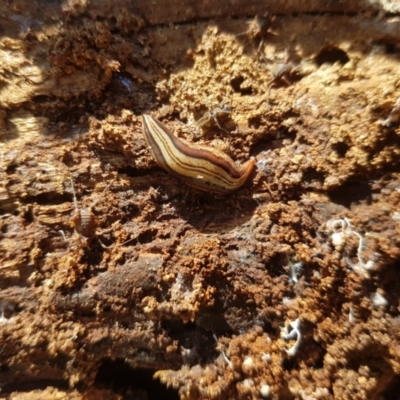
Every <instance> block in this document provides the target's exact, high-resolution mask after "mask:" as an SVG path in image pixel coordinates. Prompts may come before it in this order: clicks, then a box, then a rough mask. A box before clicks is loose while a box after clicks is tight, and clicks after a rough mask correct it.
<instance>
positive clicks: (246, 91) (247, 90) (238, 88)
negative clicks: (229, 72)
mask: <svg viewBox="0 0 400 400" xmlns="http://www.w3.org/2000/svg"><path fill="white" fill-rule="evenodd" d="M243 82H244V78H243V77H242V76H238V77H237V78H233V79H232V80H231V86H232V89H233V90H234V91H235V92H236V93H240V94H241V95H242V96H249V95H251V94H253V89H252V87H251V86H248V87H242V83H243Z"/></svg>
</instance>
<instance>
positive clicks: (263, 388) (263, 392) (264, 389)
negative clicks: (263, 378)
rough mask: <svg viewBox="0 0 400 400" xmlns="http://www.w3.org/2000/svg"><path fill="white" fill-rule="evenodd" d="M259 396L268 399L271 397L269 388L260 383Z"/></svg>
mask: <svg viewBox="0 0 400 400" xmlns="http://www.w3.org/2000/svg"><path fill="white" fill-rule="evenodd" d="M260 395H261V397H264V398H265V397H269V396H270V395H271V388H270V386H269V385H267V384H266V383H262V384H261V388H260Z"/></svg>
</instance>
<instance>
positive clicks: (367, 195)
mask: <svg viewBox="0 0 400 400" xmlns="http://www.w3.org/2000/svg"><path fill="white" fill-rule="evenodd" d="M328 196H329V198H330V200H331V201H333V202H334V203H337V204H341V205H342V206H344V207H347V208H350V206H351V205H352V204H357V203H360V202H362V201H364V202H366V203H367V204H370V203H371V201H372V190H371V187H370V185H369V183H368V182H366V181H357V180H355V179H354V180H352V181H349V182H345V183H344V184H343V185H341V186H339V187H337V188H335V189H333V190H331V191H330V192H328Z"/></svg>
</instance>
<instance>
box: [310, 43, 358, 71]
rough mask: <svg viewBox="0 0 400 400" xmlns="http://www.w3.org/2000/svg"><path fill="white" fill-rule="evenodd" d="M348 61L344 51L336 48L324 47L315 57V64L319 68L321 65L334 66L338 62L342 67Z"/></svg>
mask: <svg viewBox="0 0 400 400" xmlns="http://www.w3.org/2000/svg"><path fill="white" fill-rule="evenodd" d="M349 61H350V58H349V56H348V55H347V53H346V52H345V51H343V50H342V49H340V48H339V47H336V46H327V47H324V48H323V49H322V50H321V51H320V52H319V53H318V55H317V57H315V62H316V63H317V64H318V65H319V66H321V65H322V64H325V63H328V64H334V63H336V62H339V63H340V64H342V65H344V64H346V63H348V62H349Z"/></svg>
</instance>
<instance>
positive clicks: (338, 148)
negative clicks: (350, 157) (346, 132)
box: [332, 142, 349, 158]
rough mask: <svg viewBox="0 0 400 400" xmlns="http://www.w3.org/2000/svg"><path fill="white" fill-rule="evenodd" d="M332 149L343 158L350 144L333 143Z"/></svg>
mask: <svg viewBox="0 0 400 400" xmlns="http://www.w3.org/2000/svg"><path fill="white" fill-rule="evenodd" d="M332 150H333V151H335V152H336V154H337V155H338V156H339V157H340V158H343V157H344V156H345V155H346V153H347V151H348V150H349V145H348V144H346V143H344V142H339V143H335V144H333V145H332Z"/></svg>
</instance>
